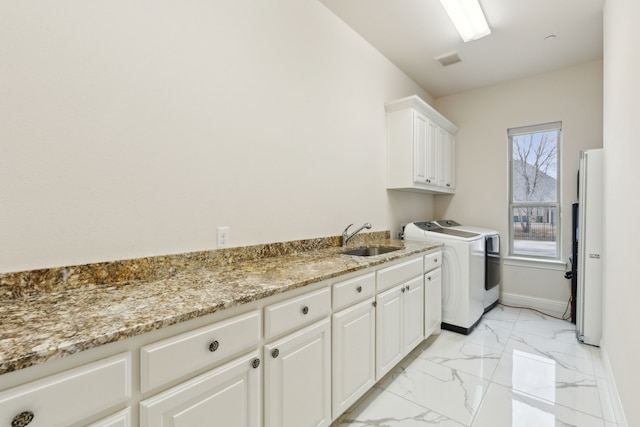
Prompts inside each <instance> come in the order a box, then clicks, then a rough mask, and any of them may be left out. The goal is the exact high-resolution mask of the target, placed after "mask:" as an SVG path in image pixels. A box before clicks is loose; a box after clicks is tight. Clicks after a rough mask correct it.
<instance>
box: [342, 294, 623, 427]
mask: <svg viewBox="0 0 640 427" xmlns="http://www.w3.org/2000/svg"><path fill="white" fill-rule="evenodd" d="M599 352H600V350H599V349H598V348H597V347H591V346H587V345H584V344H580V343H579V342H578V341H577V340H576V338H575V327H574V325H572V324H571V323H570V322H566V321H562V320H557V319H554V318H551V317H548V316H544V315H541V314H539V313H537V312H533V311H531V310H526V309H514V308H509V307H504V306H498V307H496V308H495V309H493V310H492V311H490V312H489V313H487V314H485V315H484V317H483V319H482V321H481V322H480V324H479V325H478V326H477V328H476V329H475V330H474V331H473V332H472V333H471V334H469V335H461V334H456V333H453V332H449V331H442V333H441V334H440V335H437V336H434V337H430V338H429V339H428V340H427V341H425V342H424V343H423V344H421V345H420V346H419V347H418V348H417V349H416V350H414V352H412V353H411V354H410V355H409V356H408V357H407V358H406V359H405V360H404V361H403V362H401V363H400V365H399V366H398V367H397V368H396V369H394V370H393V371H392V372H390V373H389V374H388V375H387V376H386V377H385V378H383V379H382V380H381V381H380V382H379V383H378V384H377V385H376V387H375V388H374V390H373V391H372V392H370V393H369V394H368V395H367V396H366V397H365V398H364V399H363V400H361V401H360V402H359V403H358V404H356V405H355V406H354V407H352V408H351V409H350V410H349V411H348V412H347V414H346V415H345V416H344V417H343V418H342V419H341V420H340V422H339V423H336V426H340V427H363V426H377V427H396V426H398V427H402V426H432V425H437V426H444V427H449V426H454V427H460V426H467V427H516V426H517V427H521V426H522V427H528V426H531V427H555V426H580V427H583V426H584V427H591V426H594V427H595V426H598V427H615V426H616V425H617V424H616V420H615V416H614V410H613V406H612V404H611V398H610V395H609V390H608V386H607V382H606V379H605V378H604V372H605V371H604V369H603V367H602V360H601V358H600V353H599Z"/></svg>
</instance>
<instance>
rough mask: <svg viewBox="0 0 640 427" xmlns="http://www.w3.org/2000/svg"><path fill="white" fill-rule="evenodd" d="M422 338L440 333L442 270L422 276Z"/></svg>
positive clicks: (437, 269) (438, 269)
mask: <svg viewBox="0 0 640 427" xmlns="http://www.w3.org/2000/svg"><path fill="white" fill-rule="evenodd" d="M424 284H425V293H424V294H425V299H424V309H425V313H424V336H425V338H426V337H428V336H430V335H431V334H434V333H439V332H440V324H441V322H442V269H441V268H436V269H435V270H432V271H430V272H428V273H427V274H425V275H424Z"/></svg>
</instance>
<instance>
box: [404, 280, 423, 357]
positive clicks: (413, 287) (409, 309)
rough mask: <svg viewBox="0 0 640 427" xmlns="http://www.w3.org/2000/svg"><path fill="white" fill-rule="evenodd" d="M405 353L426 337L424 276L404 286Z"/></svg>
mask: <svg viewBox="0 0 640 427" xmlns="http://www.w3.org/2000/svg"><path fill="white" fill-rule="evenodd" d="M404 289H405V291H404V295H403V298H404V304H403V305H404V355H406V354H408V353H409V352H410V351H411V350H413V349H414V348H416V346H417V345H418V344H420V343H421V342H422V340H423V339H424V277H423V276H422V275H420V276H418V277H416V278H415V279H413V280H410V281H409V282H407V283H406V284H405V287H404Z"/></svg>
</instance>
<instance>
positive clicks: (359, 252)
mask: <svg viewBox="0 0 640 427" xmlns="http://www.w3.org/2000/svg"><path fill="white" fill-rule="evenodd" d="M400 249H402V248H394V247H389V246H367V247H366V248H358V249H351V250H349V251H344V252H340V253H341V254H343V255H354V256H375V255H382V254H386V253H389V252H393V251H397V250H400Z"/></svg>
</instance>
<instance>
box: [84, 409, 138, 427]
mask: <svg viewBox="0 0 640 427" xmlns="http://www.w3.org/2000/svg"><path fill="white" fill-rule="evenodd" d="M87 427H131V408H127V409H124V410H122V411H120V412H118V413H116V414H113V415H111V416H109V417H107V418H103V419H101V420H100V421H96V422H95V423H91V424H89V425H88V426H87Z"/></svg>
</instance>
